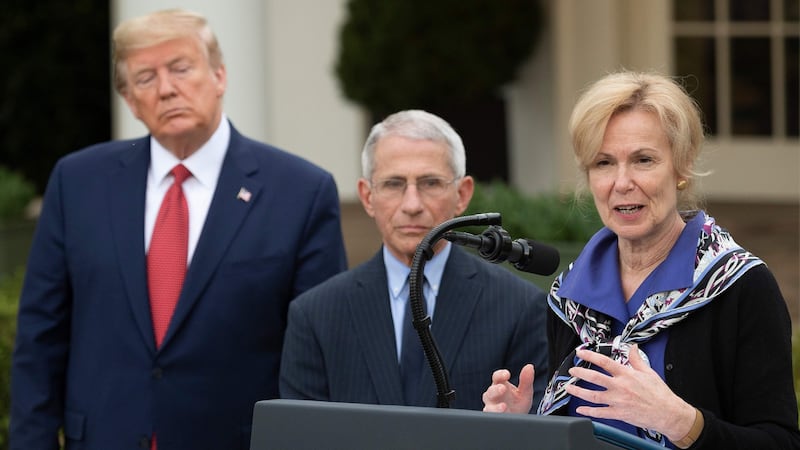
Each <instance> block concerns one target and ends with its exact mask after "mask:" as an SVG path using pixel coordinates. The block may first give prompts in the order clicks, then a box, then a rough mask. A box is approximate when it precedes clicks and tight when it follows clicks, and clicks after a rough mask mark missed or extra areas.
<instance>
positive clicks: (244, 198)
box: [236, 188, 253, 203]
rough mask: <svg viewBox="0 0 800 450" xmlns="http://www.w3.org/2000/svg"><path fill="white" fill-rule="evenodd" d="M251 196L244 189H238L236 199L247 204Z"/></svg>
mask: <svg viewBox="0 0 800 450" xmlns="http://www.w3.org/2000/svg"><path fill="white" fill-rule="evenodd" d="M252 196H253V194H252V193H251V192H250V191H248V190H247V189H245V188H239V193H238V194H236V198H237V199H239V200H241V201H243V202H245V203H247V202H249V201H250V197H252Z"/></svg>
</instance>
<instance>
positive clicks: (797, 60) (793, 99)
mask: <svg viewBox="0 0 800 450" xmlns="http://www.w3.org/2000/svg"><path fill="white" fill-rule="evenodd" d="M784 45H785V51H786V135H787V136H791V137H798V136H800V130H798V128H800V112H798V109H799V108H798V102H800V100H799V99H800V76H798V71H800V69H798V66H799V65H800V50H798V47H800V39H798V38H796V37H794V38H786V40H785V42H784Z"/></svg>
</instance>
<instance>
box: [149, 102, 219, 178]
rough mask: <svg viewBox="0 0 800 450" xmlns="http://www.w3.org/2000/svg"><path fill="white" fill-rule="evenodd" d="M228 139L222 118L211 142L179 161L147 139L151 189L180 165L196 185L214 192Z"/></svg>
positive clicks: (152, 139) (152, 140) (155, 142)
mask: <svg viewBox="0 0 800 450" xmlns="http://www.w3.org/2000/svg"><path fill="white" fill-rule="evenodd" d="M230 136H231V125H230V123H229V122H228V118H227V117H226V116H225V115H224V114H223V115H222V119H221V120H220V121H219V126H218V127H217V130H216V131H214V134H212V135H211V138H210V139H209V140H208V141H207V142H206V143H205V144H203V146H202V147H200V148H199V149H197V151H196V152H194V153H192V154H191V155H189V157H188V158H186V159H184V160H182V161H181V160H179V159H178V158H177V157H176V156H175V155H174V154H172V152H170V151H169V150H167V149H166V148H164V146H162V145H161V144H160V143H159V142H158V141H157V140H156V139H155V138H154V137H152V136H150V175H149V177H148V179H149V180H150V182H151V183H153V184H154V185H159V184H161V183H162V182H164V179H165V178H166V177H167V175H168V174H169V171H170V170H172V168H173V167H175V165H177V164H183V165H184V166H186V168H187V169H189V171H190V172H192V177H193V179H194V180H195V181H196V182H197V183H199V184H200V185H202V186H204V187H206V188H207V189H209V190H210V191H211V192H213V191H214V189H215V188H216V186H217V179H218V178H219V173H220V171H221V170H222V161H223V160H224V159H225V152H226V151H227V149H228V144H229V143H230ZM187 181H189V180H187Z"/></svg>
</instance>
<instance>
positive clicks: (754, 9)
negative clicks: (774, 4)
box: [730, 0, 770, 21]
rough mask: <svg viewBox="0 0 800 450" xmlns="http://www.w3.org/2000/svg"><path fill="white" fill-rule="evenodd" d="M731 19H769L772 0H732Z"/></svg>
mask: <svg viewBox="0 0 800 450" xmlns="http://www.w3.org/2000/svg"><path fill="white" fill-rule="evenodd" d="M730 2H731V3H730V12H731V20H733V21H766V20H769V2H770V0H730Z"/></svg>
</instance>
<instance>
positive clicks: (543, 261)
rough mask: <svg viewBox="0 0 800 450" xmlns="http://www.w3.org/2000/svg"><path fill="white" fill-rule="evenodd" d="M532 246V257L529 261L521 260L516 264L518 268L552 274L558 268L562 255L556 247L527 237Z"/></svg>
mask: <svg viewBox="0 0 800 450" xmlns="http://www.w3.org/2000/svg"><path fill="white" fill-rule="evenodd" d="M525 241H526V242H527V243H528V245H529V246H530V247H531V250H530V257H529V258H528V260H527V261H520V262H518V263H515V264H514V267H515V268H517V270H521V271H523V272H528V273H535V274H537V275H552V274H553V273H555V271H556V270H557V269H558V264H559V263H560V262H561V256H560V255H559V253H558V250H556V249H555V247H551V246H549V245H545V244H542V243H540V242H536V241H532V240H530V239H525Z"/></svg>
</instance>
